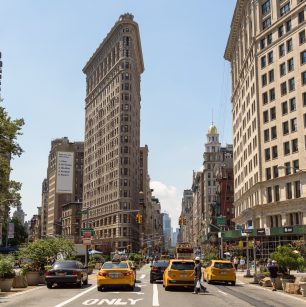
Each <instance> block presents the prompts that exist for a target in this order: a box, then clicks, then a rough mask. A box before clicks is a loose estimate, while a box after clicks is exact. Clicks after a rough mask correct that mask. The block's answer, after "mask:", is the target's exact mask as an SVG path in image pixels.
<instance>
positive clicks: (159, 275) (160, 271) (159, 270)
mask: <svg viewBox="0 0 306 307" xmlns="http://www.w3.org/2000/svg"><path fill="white" fill-rule="evenodd" d="M168 264H169V260H157V261H154V262H153V264H152V265H151V271H150V283H151V284H153V283H154V281H157V280H163V275H164V271H165V269H166V267H167V266H168Z"/></svg>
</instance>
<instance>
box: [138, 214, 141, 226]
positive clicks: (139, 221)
mask: <svg viewBox="0 0 306 307" xmlns="http://www.w3.org/2000/svg"><path fill="white" fill-rule="evenodd" d="M138 223H139V224H142V215H141V214H139V218H138Z"/></svg>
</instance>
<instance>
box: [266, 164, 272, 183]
mask: <svg viewBox="0 0 306 307" xmlns="http://www.w3.org/2000/svg"><path fill="white" fill-rule="evenodd" d="M271 178H272V177H271V168H270V167H268V168H266V179H267V180H269V179H271Z"/></svg>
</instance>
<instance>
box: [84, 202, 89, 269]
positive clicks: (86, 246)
mask: <svg viewBox="0 0 306 307" xmlns="http://www.w3.org/2000/svg"><path fill="white" fill-rule="evenodd" d="M86 211H87V218H86V228H89V207H87V209H86ZM87 266H88V245H87V244H85V267H87Z"/></svg>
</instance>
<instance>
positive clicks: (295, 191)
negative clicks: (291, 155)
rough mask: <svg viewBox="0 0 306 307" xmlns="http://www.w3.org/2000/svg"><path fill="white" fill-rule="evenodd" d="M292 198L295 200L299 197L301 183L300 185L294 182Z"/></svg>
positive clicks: (298, 182)
mask: <svg viewBox="0 0 306 307" xmlns="http://www.w3.org/2000/svg"><path fill="white" fill-rule="evenodd" d="M294 197H295V198H300V197H301V183H300V181H294Z"/></svg>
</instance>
